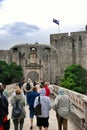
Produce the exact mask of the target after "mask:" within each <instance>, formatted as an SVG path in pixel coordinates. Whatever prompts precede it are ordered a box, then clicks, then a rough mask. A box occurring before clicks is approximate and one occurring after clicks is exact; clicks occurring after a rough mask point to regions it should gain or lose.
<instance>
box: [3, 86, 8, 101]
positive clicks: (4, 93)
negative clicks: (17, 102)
mask: <svg viewBox="0 0 87 130" xmlns="http://www.w3.org/2000/svg"><path fill="white" fill-rule="evenodd" d="M3 87H4V91H3V95H4V96H6V98H7V99H8V96H9V93H8V90H7V87H6V84H3Z"/></svg>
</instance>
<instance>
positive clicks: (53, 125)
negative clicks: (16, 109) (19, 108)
mask: <svg viewBox="0 0 87 130" xmlns="http://www.w3.org/2000/svg"><path fill="white" fill-rule="evenodd" d="M25 109H26V118H25V122H24V127H23V130H30V120H29V109H28V106H27V105H26V107H25ZM11 111H12V107H11V105H10V101H9V118H10V119H11ZM10 130H14V126H13V122H12V119H11V127H10ZM33 130H38V127H37V126H36V118H35V117H34V128H33ZM43 130H44V128H43ZM49 130H58V126H57V120H56V115H55V112H54V111H53V110H52V109H51V110H50V118H49ZM68 130H81V129H80V128H79V127H78V126H77V125H76V124H75V122H74V121H73V120H72V119H71V118H70V119H69V121H68Z"/></svg>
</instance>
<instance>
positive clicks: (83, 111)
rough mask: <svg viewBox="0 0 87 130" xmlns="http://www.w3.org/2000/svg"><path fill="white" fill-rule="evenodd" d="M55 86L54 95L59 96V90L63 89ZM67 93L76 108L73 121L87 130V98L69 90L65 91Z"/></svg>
mask: <svg viewBox="0 0 87 130" xmlns="http://www.w3.org/2000/svg"><path fill="white" fill-rule="evenodd" d="M53 86H54V93H55V94H57V93H58V89H59V88H61V87H60V86H57V85H53ZM64 89H65V88H64ZM65 93H66V94H67V95H68V96H69V97H70V100H71V102H72V103H73V105H74V106H75V110H74V112H73V113H72V117H73V119H74V120H75V121H76V122H77V123H78V125H79V126H80V127H81V128H82V129H83V130H87V96H86V95H83V94H80V93H77V92H74V91H71V90H68V89H65Z"/></svg>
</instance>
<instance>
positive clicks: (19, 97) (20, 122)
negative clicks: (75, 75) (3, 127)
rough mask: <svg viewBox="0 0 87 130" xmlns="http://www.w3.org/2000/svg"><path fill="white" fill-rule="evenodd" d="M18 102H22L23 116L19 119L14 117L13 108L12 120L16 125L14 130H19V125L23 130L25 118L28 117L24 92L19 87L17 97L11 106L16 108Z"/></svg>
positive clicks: (15, 96) (16, 91)
mask: <svg viewBox="0 0 87 130" xmlns="http://www.w3.org/2000/svg"><path fill="white" fill-rule="evenodd" d="M16 101H20V104H21V107H22V108H23V109H22V114H21V115H20V116H19V117H14V116H13V108H12V120H13V124H14V130H18V128H19V125H20V130H23V124H24V118H25V116H26V112H25V97H24V95H23V94H22V91H21V89H20V88H19V87H17V89H16V90H15V95H14V96H13V98H12V100H11V105H12V106H14V104H15V103H16Z"/></svg>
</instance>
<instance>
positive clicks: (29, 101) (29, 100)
mask: <svg viewBox="0 0 87 130" xmlns="http://www.w3.org/2000/svg"><path fill="white" fill-rule="evenodd" d="M39 95H40V94H39V93H38V92H37V87H33V89H32V91H30V92H27V104H28V105H29V110H30V122H31V126H30V129H33V118H34V101H35V98H36V97H37V96H39Z"/></svg>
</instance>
